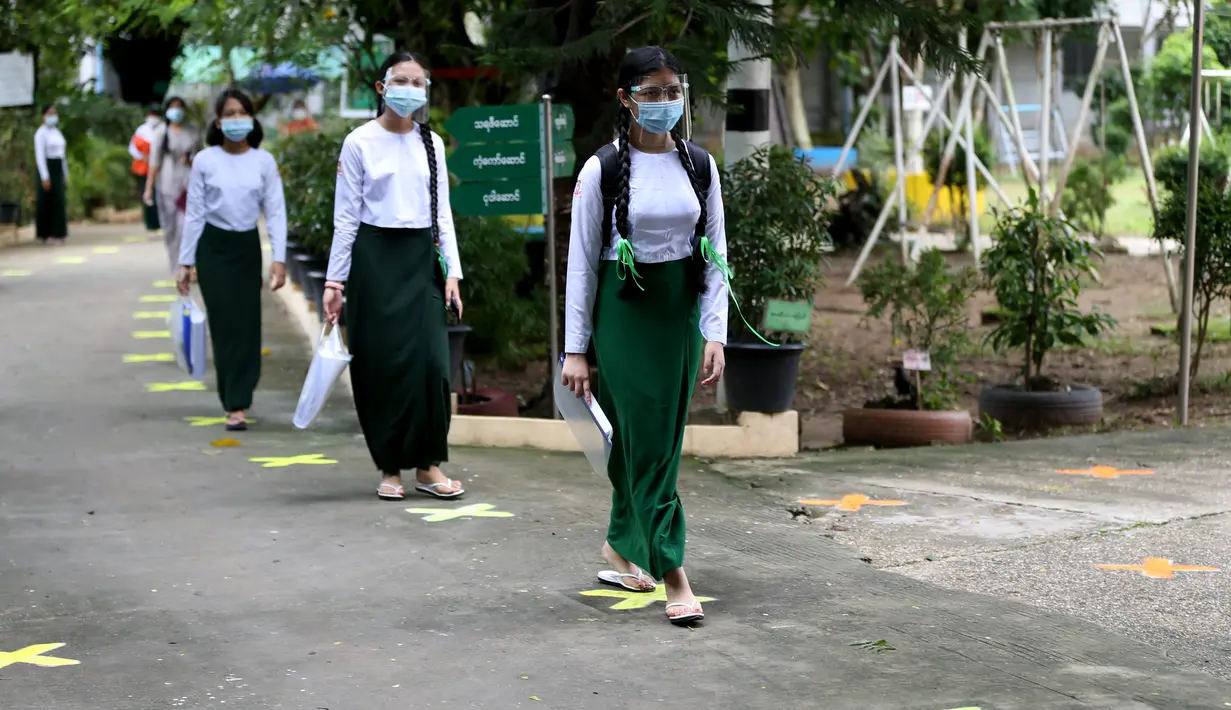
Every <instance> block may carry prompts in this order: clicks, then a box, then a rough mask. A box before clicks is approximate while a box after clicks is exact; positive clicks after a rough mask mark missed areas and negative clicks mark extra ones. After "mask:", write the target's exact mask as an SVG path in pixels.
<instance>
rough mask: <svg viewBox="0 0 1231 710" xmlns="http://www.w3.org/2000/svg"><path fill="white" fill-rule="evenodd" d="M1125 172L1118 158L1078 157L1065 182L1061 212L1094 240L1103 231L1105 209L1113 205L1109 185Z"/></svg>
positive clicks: (1103, 233) (1123, 164)
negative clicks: (1080, 159)
mask: <svg viewBox="0 0 1231 710" xmlns="http://www.w3.org/2000/svg"><path fill="white" fill-rule="evenodd" d="M1127 174H1128V168H1127V167H1126V165H1125V163H1124V160H1123V159H1122V158H1110V157H1109V158H1100V159H1093V160H1082V161H1080V162H1078V163H1077V164H1076V165H1074V166H1073V170H1072V171H1071V172H1069V177H1068V182H1066V183H1065V189H1064V196H1063V198H1062V199H1061V206H1062V207H1063V208H1064V214H1065V215H1066V216H1067V217H1068V218H1069V219H1070V220H1071V221H1072V222H1073V223H1074V224H1076V225H1077V226H1078V227H1080V228H1082V229H1083V230H1085V231H1087V232H1090V233H1092V234H1093V235H1094V237H1095V238H1096V239H1102V238H1103V237H1104V236H1105V235H1106V233H1105V231H1104V229H1105V227H1106V225H1107V211H1108V210H1110V209H1111V206H1112V205H1113V204H1115V198H1113V197H1112V194H1111V186H1112V185H1113V184H1114V183H1115V182H1116V181H1117V180H1123V179H1124V177H1125V176H1126V175H1127Z"/></svg>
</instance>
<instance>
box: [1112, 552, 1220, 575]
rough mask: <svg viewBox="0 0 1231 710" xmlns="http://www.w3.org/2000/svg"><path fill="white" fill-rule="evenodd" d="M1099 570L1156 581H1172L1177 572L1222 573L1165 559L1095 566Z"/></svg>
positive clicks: (1210, 568)
mask: <svg viewBox="0 0 1231 710" xmlns="http://www.w3.org/2000/svg"><path fill="white" fill-rule="evenodd" d="M1095 566H1096V567H1098V568H1099V569H1113V570H1132V571H1135V572H1140V573H1142V574H1144V575H1145V576H1147V577H1153V578H1154V579H1172V578H1173V577H1175V573H1176V572H1221V571H1222V570H1220V569H1218V568H1217V567H1206V566H1203V565H1173V564H1171V560H1168V559H1165V558H1163V557H1147V558H1145V560H1144V564H1139V565H1095Z"/></svg>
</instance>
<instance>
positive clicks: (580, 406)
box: [553, 355, 613, 477]
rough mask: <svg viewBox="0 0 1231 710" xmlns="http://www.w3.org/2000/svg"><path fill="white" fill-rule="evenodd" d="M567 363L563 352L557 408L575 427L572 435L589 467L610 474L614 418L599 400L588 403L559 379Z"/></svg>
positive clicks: (597, 471) (565, 419)
mask: <svg viewBox="0 0 1231 710" xmlns="http://www.w3.org/2000/svg"><path fill="white" fill-rule="evenodd" d="M563 364H564V356H563V355H561V356H560V362H559V363H558V364H557V365H556V368H555V380H554V382H555V385H554V389H553V392H554V394H555V400H556V409H557V410H559V411H560V416H562V417H564V421H566V422H568V425H569V428H570V429H572V430H573V436H574V437H575V438H576V439H577V443H578V444H579V445H580V446H581V451H582V453H584V454H585V455H586V459H587V460H589V462H590V467H591V468H593V469H594V472H595V473H597V474H598V475H600V476H604V477H605V476H606V475H607V460H608V459H609V458H611V440H612V436H613V430H612V428H611V421H610V420H608V419H607V415H605V414H603V408H602V407H600V406H598V400H597V399H593V398H591V402H590V403H589V404H586V399H585V397H578V396H577V395H576V394H574V393H573V391H572V390H570V389H569V388H567V387H565V386H564V384H563V383H561V381H560V368H561V366H562V365H563Z"/></svg>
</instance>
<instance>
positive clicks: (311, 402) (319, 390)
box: [292, 323, 351, 429]
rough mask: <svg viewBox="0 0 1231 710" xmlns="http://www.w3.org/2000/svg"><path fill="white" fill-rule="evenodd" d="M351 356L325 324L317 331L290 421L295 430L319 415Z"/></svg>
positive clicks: (331, 329)
mask: <svg viewBox="0 0 1231 710" xmlns="http://www.w3.org/2000/svg"><path fill="white" fill-rule="evenodd" d="M350 359H351V355H350V353H348V352H346V346H345V345H343V344H342V334H341V332H339V331H338V329H337V328H336V327H334V326H332V325H330V324H329V323H326V324H325V325H324V326H323V327H322V328H321V337H320V340H318V341H317V342H316V354H315V355H313V356H312V365H311V366H310V367H309V368H308V376H307V378H305V379H304V381H303V391H301V392H300V393H299V404H298V405H296V407H295V418H294V419H293V420H292V421H293V422H294V424H295V427H296V428H297V429H307V428H308V425H309V424H311V423H312V420H313V419H316V415H318V414H320V413H321V408H322V407H324V406H325V400H327V399H329V393H330V392H331V391H333V386H334V384H336V383H337V381H338V378H339V377H341V376H342V372H343V370H345V369H346V366H347V365H349V364H350Z"/></svg>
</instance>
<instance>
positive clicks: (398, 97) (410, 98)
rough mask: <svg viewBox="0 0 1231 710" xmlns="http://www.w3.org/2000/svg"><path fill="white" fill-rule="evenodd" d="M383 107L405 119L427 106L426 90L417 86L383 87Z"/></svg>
mask: <svg viewBox="0 0 1231 710" xmlns="http://www.w3.org/2000/svg"><path fill="white" fill-rule="evenodd" d="M385 105H386V106H388V107H389V108H390V109H392V110H393V112H394V113H396V114H397V115H399V116H401V117H402V118H406V117H407V116H409V115H410V114H412V113H414V112H415V111H418V110H419V109H421V108H423V107H424V106H425V105H427V89H424V88H421V87H418V86H388V85H386V86H385Z"/></svg>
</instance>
